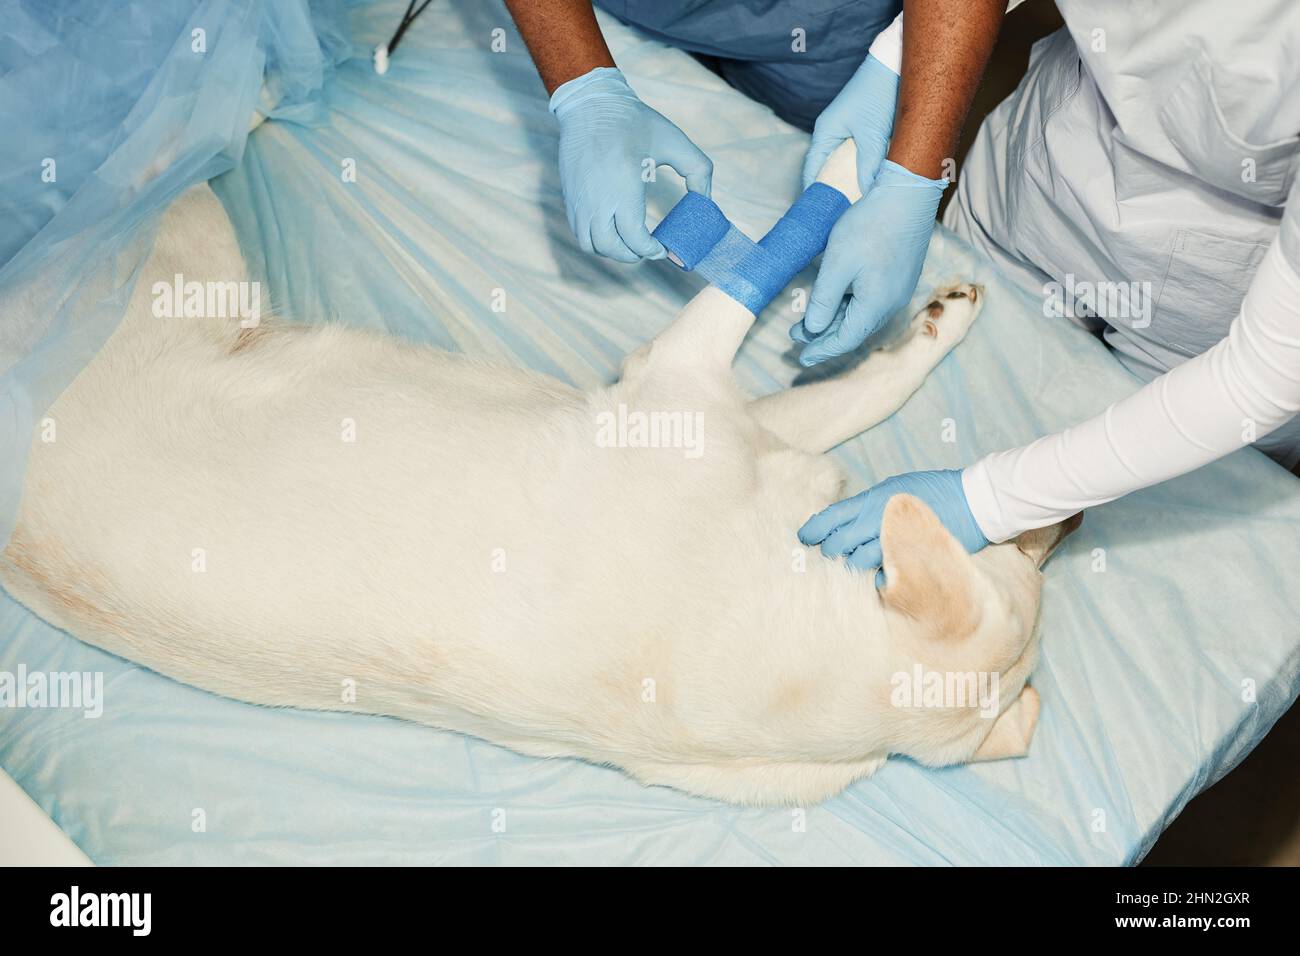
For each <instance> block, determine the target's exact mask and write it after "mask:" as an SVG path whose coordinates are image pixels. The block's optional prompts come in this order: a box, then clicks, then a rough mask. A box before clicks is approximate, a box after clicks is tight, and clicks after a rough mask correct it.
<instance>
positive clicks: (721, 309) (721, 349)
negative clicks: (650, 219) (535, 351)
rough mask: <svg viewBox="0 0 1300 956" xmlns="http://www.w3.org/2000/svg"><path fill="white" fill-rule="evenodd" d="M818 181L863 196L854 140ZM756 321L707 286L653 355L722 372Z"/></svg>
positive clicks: (850, 198)
mask: <svg viewBox="0 0 1300 956" xmlns="http://www.w3.org/2000/svg"><path fill="white" fill-rule="evenodd" d="M817 181H818V182H820V183H823V184H825V185H828V186H831V187H832V188H834V189H837V190H839V192H841V193H843V194H844V196H845V197H846V198H847V199H848V201H849V202H856V201H857V200H858V199H860V198H861V196H862V193H861V192H860V191H859V189H858V178H857V151H856V147H855V146H854V144H853V140H851V139H850V140H846V141H845V142H843V143H841V144H840V146H839V147H838V148H836V149H835V151H834V152H832V153H831V155H830V156H829V157H828V158H827V160H826V163H825V165H824V166H822V170H821V173H820V175H818V177H817ZM796 265H799V264H796ZM753 324H754V313H753V312H751V311H750V310H749V308H748V307H746V306H745V305H742V304H741V303H740V302H738V301H736V300H735V299H733V298H731V297H730V296H729V295H727V294H726V293H725V292H723V291H722V290H721V289H719V288H717V287H716V286H709V287H708V288H707V289H705V290H703V291H702V292H700V293H699V294H698V295H696V296H695V298H693V299H692V300H691V301H690V302H689V303H687V305H686V308H684V309H682V311H681V312H679V313H678V314H677V318H676V319H675V320H674V321H673V324H672V325H670V326H669V327H668V328H667V329H666V330H665V331H664V332H663V333H662V334H661V335H660V336H659V337H658V338H657V339H656V340H655V342H654V345H653V348H652V350H651V354H652V356H653V357H654V359H655V361H661V360H662V361H667V362H671V363H673V364H674V365H676V366H678V367H691V368H696V369H699V370H701V371H706V372H718V373H720V372H722V371H725V370H728V369H730V367H731V363H732V361H733V360H734V359H735V357H736V352H737V351H738V350H739V349H740V343H741V342H742V341H744V338H745V335H746V334H747V333H748V332H749V328H750V326H751V325H753Z"/></svg>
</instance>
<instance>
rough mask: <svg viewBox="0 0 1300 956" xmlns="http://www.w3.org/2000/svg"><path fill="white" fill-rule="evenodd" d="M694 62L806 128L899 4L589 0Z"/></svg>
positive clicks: (864, 0) (885, 0)
mask: <svg viewBox="0 0 1300 956" xmlns="http://www.w3.org/2000/svg"><path fill="white" fill-rule="evenodd" d="M595 2H596V5H597V6H599V7H601V8H602V9H604V10H607V11H609V12H610V13H612V14H613V15H614V16H616V17H618V18H619V19H620V20H622V21H623V22H624V23H628V24H631V25H632V26H634V27H637V28H639V29H640V30H642V31H644V32H645V33H648V34H650V35H651V36H653V37H654V38H656V39H658V40H661V41H663V42H664V43H667V44H669V45H671V46H675V47H679V48H681V49H683V50H687V51H689V52H691V53H695V54H697V55H699V56H701V57H702V58H706V62H708V64H709V66H711V67H712V68H714V69H715V70H717V72H718V73H719V74H720V75H721V76H722V77H723V79H725V80H726V81H727V82H728V83H730V84H731V85H732V86H734V87H735V88H736V89H738V90H740V91H741V92H742V93H745V94H746V95H747V96H749V97H751V98H752V99H755V100H758V101H759V102H760V103H765V104H766V105H767V106H769V107H771V108H772V110H773V111H774V112H775V113H776V114H777V115H778V116H780V117H781V118H782V119H784V120H786V121H787V122H790V123H793V124H794V125H796V126H799V127H801V128H802V129H812V125H813V123H814V122H815V121H816V119H817V116H818V114H820V113H821V111H822V109H823V108H825V106H826V104H827V103H829V102H830V101H831V100H832V99H833V98H834V96H835V94H836V93H838V92H839V91H840V90H841V89H842V88H843V86H844V84H845V83H847V82H848V80H849V77H850V76H852V75H853V71H854V70H856V69H857V68H858V66H859V65H860V64H861V63H862V61H863V60H864V59H866V56H867V50H868V48H869V47H870V46H871V41H872V40H874V39H875V37H876V34H877V33H879V32H880V31H881V30H883V29H884V28H885V27H887V26H889V24H890V23H891V22H892V21H893V19H894V17H895V16H897V15H898V12H899V11H900V10H901V9H902V2H901V0H595Z"/></svg>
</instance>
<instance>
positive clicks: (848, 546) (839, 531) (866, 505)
mask: <svg viewBox="0 0 1300 956" xmlns="http://www.w3.org/2000/svg"><path fill="white" fill-rule="evenodd" d="M888 497H889V496H888V495H884V496H882V495H880V494H878V493H875V492H874V490H869V491H867V493H866V497H865V498H864V499H863V500H862V502H861V504H860V505H859V507H858V511H857V514H856V515H854V516H853V520H851V521H848V522H846V523H844V524H842V525H840V526H839V527H838V528H836V529H835V530H834V531H832V532H831V533H830V534H828V535H827V536H826V540H825V541H823V542H822V554H824V555H825V556H826V557H828V558H838V557H841V556H844V557H847V556H848V555H850V554H852V553H853V552H855V551H857V550H859V549H861V548H865V547H867V546H868V544H870V542H872V541H876V540H878V539H879V538H880V524H881V522H882V521H883V520H884V515H885V507H884V502H885V501H887V500H888Z"/></svg>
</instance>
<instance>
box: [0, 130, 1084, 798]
mask: <svg viewBox="0 0 1300 956" xmlns="http://www.w3.org/2000/svg"><path fill="white" fill-rule="evenodd" d="M853 169H854V165H853V160H852V155H851V151H844V150H841V151H840V152H839V153H837V154H836V155H835V157H833V159H832V161H831V162H830V163H828V165H827V169H826V171H825V172H824V174H823V176H822V179H823V180H824V181H827V182H830V183H831V184H832V185H835V186H837V187H838V188H841V189H842V191H844V192H846V193H849V194H850V195H849V198H850V199H856V198H857V190H856V187H855V186H854V185H853V182H854V178H855V177H854V172H853ZM177 273H180V274H182V275H184V276H185V277H186V278H187V279H189V278H198V279H200V280H208V279H210V280H219V281H230V280H243V279H246V267H245V265H244V262H243V260H242V258H241V255H240V252H239V248H238V246H237V244H236V241H235V236H234V232H233V230H232V228H231V225H230V222H229V220H228V219H227V217H226V215H225V213H224V210H223V209H222V208H221V205H220V203H219V202H218V201H217V199H216V197H215V196H214V195H213V194H212V192H211V191H210V190H209V189H208V188H207V187H206V186H203V187H199V188H197V189H194V190H192V191H191V192H189V193H187V194H186V195H185V196H183V197H182V198H181V199H179V200H178V201H177V202H176V203H175V204H174V205H173V206H172V208H171V209H170V210H169V211H168V213H167V214H166V216H165V218H164V222H163V224H162V227H161V231H160V235H159V239H158V241H157V243H156V246H155V250H154V252H153V255H152V257H151V258H150V260H149V262H148V264H147V266H146V268H145V271H144V274H143V275H142V276H141V278H140V280H139V282H138V285H137V288H136V291H135V294H134V297H133V299H132V300H131V303H130V306H129V310H128V312H127V314H126V316H125V318H124V319H123V321H122V323H121V324H120V326H119V327H118V329H117V331H116V332H115V333H114V335H113V336H112V338H111V339H110V341H109V342H108V343H107V345H106V346H105V347H104V348H103V349H102V351H101V352H100V353H99V354H98V355H97V357H96V358H95V359H94V360H93V361H92V362H91V363H90V364H89V365H88V366H87V367H86V368H85V369H84V370H83V372H82V373H81V375H80V376H79V377H78V378H77V379H76V381H75V382H74V383H73V384H72V385H71V386H70V387H69V388H68V389H67V390H66V391H65V392H64V394H63V395H62V396H61V397H60V398H59V400H58V402H57V403H56V404H55V405H54V406H53V407H52V408H51V409H50V410H49V412H48V416H49V417H50V418H52V419H53V420H54V422H55V423H56V426H57V440H56V441H53V442H45V441H41V440H34V441H33V443H32V446H31V452H30V458H29V465H28V470H27V477H26V484H25V486H24V492H23V498H22V503H21V509H20V514H19V517H18V523H17V530H16V531H15V533H14V535H13V538H12V541H11V542H10V544H9V545H8V547H7V549H6V550H5V551H4V553H3V555H2V556H0V580H2V581H3V583H4V585H5V587H6V588H7V589H8V590H9V591H10V593H11V594H13V595H14V596H15V597H16V598H18V600H20V601H22V602H23V603H25V604H26V605H27V606H28V607H30V608H31V609H32V610H34V611H35V612H36V613H37V614H39V615H41V616H42V617H44V618H45V619H46V620H48V621H50V622H52V623H54V624H55V625H57V626H59V627H61V628H63V629H65V630H67V631H68V632H70V633H72V634H74V635H76V636H77V637H79V638H81V639H82V640H84V641H87V642H88V643H90V644H94V645H96V646H98V647H102V648H105V649H107V650H109V651H111V652H113V653H115V654H119V655H121V656H123V657H125V658H128V659H130V660H132V661H136V662H139V663H140V664H144V665H146V666H148V667H151V668H153V669H154V670H156V671H158V672H160V673H162V674H166V675H168V676H170V677H173V678H175V679H176V680H180V681H184V682H186V683H188V684H193V685H195V686H198V687H202V688H206V689H208V690H210V691H214V692H216V693H219V694H225V695H227V696H230V697H234V698H238V699H240V700H245V701H251V702H254V703H259V704H268V705H274V706H288V707H302V708H311V709H322V710H349V711H361V712H365V713H373V714H389V715H393V716H397V717H402V718H407V719H410V720H414V721H420V722H423V723H426V724H431V725H434V726H437V727H444V728H449V729H452V730H457V731H462V732H464V733H468V734H473V735H476V736H479V737H483V738H486V739H488V740H491V741H494V742H496V743H499V744H502V745H504V746H506V747H510V748H512V749H514V750H517V751H520V752H523V753H526V754H533V755H537V756H541V757H581V758H584V759H587V760H590V761H594V762H598V763H606V764H612V765H614V766H616V767H620V768H622V769H624V770H625V771H627V772H628V773H630V774H631V775H632V776H634V777H635V778H636V779H638V780H640V781H642V782H644V783H647V784H664V785H668V786H672V787H678V788H681V789H683V790H687V791H690V792H693V793H697V794H704V795H708V796H711V797H715V798H718V799H720V800H726V801H731V802H736V803H746V804H807V803H810V802H813V801H819V800H822V799H824V798H826V797H829V796H831V795H833V794H835V793H837V792H838V791H840V790H841V789H843V788H844V787H845V786H847V785H848V784H849V783H850V782H852V781H853V780H855V779H857V778H859V777H862V776H865V775H866V774H869V773H871V772H872V771H873V770H875V769H876V768H877V767H879V766H880V765H881V764H882V763H883V762H884V761H885V759H886V758H887V757H888V756H889V755H890V754H907V755H909V756H911V757H913V758H915V759H916V760H918V761H921V762H923V763H925V764H931V765H942V764H951V763H957V762H962V761H967V760H971V759H985V758H996V757H1005V756H1015V755H1019V754H1023V753H1024V752H1025V750H1026V747H1027V746H1028V742H1029V738H1030V735H1031V734H1032V732H1033V728H1034V723H1035V721H1036V719H1037V713H1038V699H1037V697H1036V695H1035V694H1034V693H1033V691H1032V690H1031V689H1030V688H1028V687H1027V686H1026V684H1025V681H1026V678H1027V677H1028V675H1029V673H1030V671H1031V670H1032V668H1033V666H1034V661H1035V656H1036V651H1037V641H1036V640H1035V639H1034V637H1033V633H1034V626H1035V619H1036V616H1037V611H1038V599H1039V588H1040V580H1041V579H1040V575H1039V574H1038V571H1037V567H1036V561H1040V560H1041V559H1042V557H1043V556H1044V553H1045V551H1046V550H1047V549H1048V547H1049V546H1050V545H1051V544H1053V543H1054V542H1055V541H1056V540H1058V539H1059V537H1060V536H1061V531H1060V530H1059V529H1058V530H1056V531H1051V530H1049V531H1046V532H1040V533H1036V534H1035V535H1032V536H1030V538H1028V539H1025V540H1022V542H1021V547H1017V546H1016V545H1014V544H1011V545H1000V546H994V547H990V548H986V549H985V550H984V551H982V552H980V553H979V554H977V555H974V556H970V555H967V554H966V553H965V552H964V551H963V550H962V548H961V547H960V546H958V544H957V543H956V542H955V541H954V540H953V538H952V537H951V536H950V535H949V534H948V533H947V532H946V530H945V529H944V528H943V527H942V525H941V524H940V523H939V522H938V520H937V519H936V518H935V517H934V515H933V514H932V513H931V512H930V511H929V510H928V509H927V508H926V507H925V506H924V505H923V504H922V503H921V502H919V501H918V500H917V499H915V498H911V497H907V496H898V497H896V498H894V499H893V500H892V501H891V502H890V504H889V507H888V509H887V512H886V516H885V522H884V532H883V545H884V555H885V568H886V573H887V575H888V581H889V583H888V585H887V586H886V587H885V588H884V590H883V591H882V592H880V593H877V590H876V588H875V587H874V586H873V583H872V576H871V575H870V574H860V573H854V572H852V571H850V570H848V569H847V568H845V567H844V566H843V564H842V563H841V562H839V561H829V560H825V559H823V558H822V557H821V556H820V555H819V554H816V553H814V552H811V551H810V552H807V554H806V556H805V554H804V550H803V549H801V548H800V547H799V546H798V543H797V541H796V540H795V536H794V533H795V530H796V529H797V528H798V527H799V525H800V524H801V523H802V522H803V521H804V520H805V519H806V518H807V517H808V516H809V515H811V514H813V513H814V512H816V511H818V510H820V509H821V508H823V507H825V506H826V505H828V504H830V503H831V502H833V501H835V500H836V499H837V498H839V497H842V495H843V494H844V477H843V475H842V474H841V471H840V469H839V467H837V466H836V464H835V463H834V462H833V461H832V460H831V459H830V458H829V457H827V456H825V455H824V454H823V453H824V452H826V451H827V450H828V449H830V448H831V447H833V446H834V445H836V444H838V443H839V442H841V441H844V440H845V439H847V438H850V437H851V436H853V435H855V434H857V433H858V432H860V431H862V430H864V429H866V428H869V427H870V426H871V425H873V424H875V423H876V422H878V421H880V420H881V419H883V418H885V417H887V416H888V415H890V414H891V413H893V412H894V411H895V410H896V409H897V408H898V407H899V406H900V405H901V404H902V403H903V402H904V401H905V400H906V398H907V397H908V396H909V395H910V394H911V393H912V392H913V391H914V390H915V389H916V388H917V387H918V386H919V385H920V384H921V382H922V381H923V379H924V378H925V376H926V374H927V373H928V372H929V371H930V369H932V368H933V367H934V366H935V365H936V364H937V363H938V362H939V360H940V359H942V358H943V356H944V355H945V354H946V353H947V352H948V351H949V350H950V349H951V348H952V347H953V346H954V345H956V344H957V343H958V342H959V341H960V340H961V339H962V337H963V335H964V334H965V332H966V330H967V328H968V327H969V326H970V324H971V322H972V321H973V320H974V319H975V316H976V315H977V313H978V312H979V310H980V308H981V306H982V304H983V300H982V296H981V295H980V294H979V290H978V288H977V287H974V286H970V285H959V286H956V287H954V288H952V289H949V290H944V291H943V292H941V293H940V294H938V295H936V298H935V302H933V303H931V305H930V306H929V307H928V308H927V309H925V310H922V312H921V313H920V314H919V315H918V316H917V317H916V318H915V319H913V321H912V323H911V325H910V326H909V328H908V330H907V332H906V334H905V335H904V337H903V338H902V340H901V341H899V342H897V343H896V344H895V345H893V346H892V347H890V348H887V349H882V350H879V351H876V352H874V353H872V354H871V355H870V356H869V357H868V358H867V359H866V361H865V362H863V363H862V364H861V365H860V366H859V367H858V368H857V369H855V370H854V371H852V372H849V373H847V374H845V375H843V376H841V377H839V378H836V379H831V380H827V381H823V382H820V383H817V384H812V385H808V386H805V387H800V388H794V389H791V390H787V391H782V392H778V393H776V394H774V395H770V396H767V397H764V398H760V399H758V400H750V399H748V398H746V397H745V396H743V395H742V394H741V393H740V391H739V390H738V389H737V387H736V385H735V384H734V382H733V380H732V375H731V370H730V365H731V361H732V358H733V356H734V354H735V352H736V350H737V348H738V347H739V345H740V342H741V339H742V338H743V337H744V335H745V334H746V331H747V330H748V328H749V326H750V324H751V323H752V321H753V316H752V315H751V314H750V313H749V312H748V311H746V310H745V309H744V308H743V307H742V306H740V305H738V304H737V303H736V302H734V301H733V300H731V299H729V298H728V297H727V296H725V295H723V294H722V293H721V292H719V291H717V290H716V289H712V288H710V289H706V290H705V291H703V292H701V293H700V294H699V295H698V296H697V297H696V298H695V299H694V300H693V301H692V302H691V303H690V304H688V305H687V306H686V308H685V309H683V310H682V312H681V314H680V315H679V316H678V317H677V319H676V321H674V322H673V323H672V325H671V326H670V327H669V328H668V329H666V330H665V331H664V332H663V334H661V335H660V336H659V337H658V338H656V339H655V340H654V341H653V342H652V343H650V344H649V345H647V346H645V347H644V348H642V349H641V350H640V351H638V352H637V353H635V354H633V355H632V356H630V357H629V358H628V359H627V361H626V363H625V364H624V366H623V371H622V377H621V378H620V380H619V381H618V383H617V384H614V385H611V386H609V387H606V388H601V389H598V390H596V391H594V392H591V393H585V394H584V393H582V392H579V391H576V390H575V389H573V388H570V387H568V386H567V385H564V384H561V383H560V382H557V381H554V380H552V379H550V378H547V377H545V376H543V375H539V374H536V373H533V372H529V371H525V370H522V369H512V368H501V367H490V366H488V365H486V364H484V363H482V362H479V361H476V360H475V359H473V358H468V357H464V356H460V355H451V354H447V353H444V352H440V351H437V350H435V349H433V348H428V347H425V346H422V345H415V344H411V343H409V342H403V341H399V340H397V339H394V338H391V337H386V336H383V335H378V334H371V333H367V332H363V331H358V330H355V329H351V328H347V327H343V326H339V325H309V324H297V323H291V322H286V321H282V320H278V319H269V320H264V321H263V322H262V323H261V325H260V326H258V327H256V328H253V329H241V328H240V327H239V324H238V321H237V320H232V319H207V320H198V319H158V318H155V317H154V316H153V314H152V311H151V295H152V293H151V290H152V288H153V285H154V282H155V281H163V282H171V280H172V277H173V276H174V275H175V274H177ZM620 406H623V407H624V410H625V411H626V410H632V411H642V412H655V411H659V412H683V413H687V414H693V413H699V415H700V416H701V418H700V419H699V420H700V421H702V423H703V426H704V428H703V443H702V446H701V448H700V451H701V452H702V453H700V454H698V455H695V454H688V453H685V452H684V450H683V449H682V448H681V447H677V448H672V447H661V448H646V447H607V446H608V444H609V443H608V442H600V441H598V440H597V436H598V430H599V427H600V426H599V424H598V423H599V422H600V421H602V420H603V419H602V413H614V414H617V410H618V409H619V407H620ZM349 422H350V423H352V426H351V427H352V428H354V430H355V440H352V441H349V440H345V439H346V438H347V437H349V436H348V434H347V432H348V428H349V426H348V424H347V423H349ZM918 663H919V664H920V665H921V666H922V667H923V668H924V669H925V670H926V671H927V672H942V673H963V672H982V673H987V674H996V675H997V677H998V683H997V685H996V686H997V688H998V700H997V703H996V706H995V710H996V712H997V713H999V714H1000V716H998V717H997V718H996V719H990V715H989V714H987V713H985V714H983V715H982V714H981V710H980V709H979V708H977V707H971V706H966V707H951V706H949V707H916V706H910V705H909V706H895V705H894V703H892V702H891V694H892V692H893V690H894V687H893V686H892V683H891V682H892V680H893V678H894V675H896V674H899V673H910V672H912V671H913V668H914V665H916V664H918ZM349 688H354V695H353V694H349V693H348V692H347V691H348V690H349Z"/></svg>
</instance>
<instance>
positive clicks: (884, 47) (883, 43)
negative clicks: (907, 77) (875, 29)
mask: <svg viewBox="0 0 1300 956" xmlns="http://www.w3.org/2000/svg"><path fill="white" fill-rule="evenodd" d="M867 54H868V56H874V57H875V58H876V59H877V60H879V61H880V62H881V63H883V64H885V66H887V67H889V68H890V69H891V70H893V71H894V72H895V73H897V74H899V75H902V72H903V15H902V14H901V13H900V14H899V15H898V16H896V17H894V22H893V23H891V24H890V25H889V26H887V27H885V29H883V30H881V31H880V32H879V33H877V34H876V38H875V40H873V41H872V42H871V49H870V50H868V51H867Z"/></svg>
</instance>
